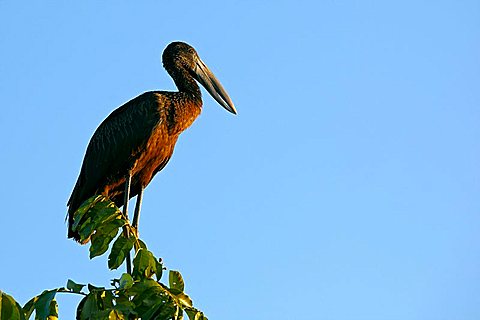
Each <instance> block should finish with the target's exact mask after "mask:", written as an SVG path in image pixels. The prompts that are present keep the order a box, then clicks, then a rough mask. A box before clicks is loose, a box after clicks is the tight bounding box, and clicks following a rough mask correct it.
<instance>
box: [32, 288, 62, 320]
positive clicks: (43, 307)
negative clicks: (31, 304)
mask: <svg viewBox="0 0 480 320" xmlns="http://www.w3.org/2000/svg"><path fill="white" fill-rule="evenodd" d="M56 294H57V290H45V291H43V292H42V294H41V295H39V296H38V300H37V301H35V319H36V320H37V319H38V320H44V319H47V317H48V316H49V315H50V304H51V302H52V300H53V299H54V298H55V295H56Z"/></svg>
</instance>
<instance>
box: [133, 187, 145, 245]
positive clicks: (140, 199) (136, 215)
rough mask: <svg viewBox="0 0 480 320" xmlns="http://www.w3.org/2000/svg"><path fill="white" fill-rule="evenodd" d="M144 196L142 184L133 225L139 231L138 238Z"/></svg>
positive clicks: (135, 230)
mask: <svg viewBox="0 0 480 320" xmlns="http://www.w3.org/2000/svg"><path fill="white" fill-rule="evenodd" d="M142 196H143V187H142V186H140V191H139V192H138V195H137V203H136V204H135V213H134V214H133V222H132V227H133V228H134V232H136V233H137V238H138V220H139V219H140V207H141V206H142Z"/></svg>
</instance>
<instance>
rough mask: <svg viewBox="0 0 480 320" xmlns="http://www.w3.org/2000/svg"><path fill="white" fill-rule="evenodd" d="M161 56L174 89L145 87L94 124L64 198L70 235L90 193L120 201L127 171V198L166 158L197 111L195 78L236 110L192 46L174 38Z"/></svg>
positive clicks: (73, 234)
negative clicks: (174, 90) (158, 89)
mask: <svg viewBox="0 0 480 320" xmlns="http://www.w3.org/2000/svg"><path fill="white" fill-rule="evenodd" d="M162 60H163V65H164V67H165V69H166V70H167V72H168V73H169V74H170V76H171V77H172V78H173V80H174V82H175V84H176V86H177V88H178V92H166V91H151V92H145V93H144V94H142V95H140V96H138V97H136V98H134V99H132V100H130V101H128V102H127V103H125V104H124V105H123V106H121V107H119V108H118V109H116V110H115V111H113V112H112V113H111V114H110V115H109V116H108V117H107V118H106V119H105V120H104V121H103V122H102V123H101V124H100V126H99V127H98V128H97V130H96V131H95V133H94V134H93V137H92V138H91V140H90V143H89V144H88V147H87V151H86V153H85V158H84V159H83V164H82V167H81V170H80V174H79V177H78V180H77V182H76V184H75V187H74V189H73V192H72V195H71V196H70V199H69V200H68V204H67V206H68V237H69V238H74V239H75V240H79V236H78V234H77V233H76V232H74V231H73V230H72V224H73V214H74V212H75V211H76V210H77V209H78V208H79V207H80V205H81V204H82V203H83V202H84V201H85V200H86V199H88V198H90V197H91V196H93V195H95V194H103V195H105V196H107V197H109V198H110V199H111V200H112V201H114V202H115V204H116V205H117V206H119V207H121V206H122V205H124V193H125V182H126V180H127V178H128V177H131V184H130V188H131V189H130V190H131V191H130V195H129V198H132V197H134V196H136V195H139V197H141V194H142V192H143V189H144V188H145V187H146V186H147V185H148V184H149V183H150V181H151V180H152V178H153V177H154V176H155V174H156V173H157V172H159V171H160V170H162V169H163V168H164V167H165V165H166V164H167V162H168V161H169V159H170V158H171V156H172V154H173V149H174V147H175V143H176V142H177V139H178V136H179V135H180V133H181V132H182V131H184V130H185V129H187V128H188V127H189V126H190V125H191V124H192V123H193V121H194V120H195V119H196V118H197V117H198V115H199V114H200V111H201V108H202V99H201V92H200V88H199V86H198V84H197V83H196V81H198V82H199V83H201V84H202V85H203V86H204V87H205V89H207V91H208V92H209V93H210V94H211V95H212V97H213V98H214V99H215V100H216V101H217V102H218V103H219V104H220V105H222V106H223V107H224V108H225V109H227V110H228V111H230V112H232V113H234V114H236V110H235V107H234V105H233V103H232V101H231V99H230V98H229V96H228V94H227V93H226V92H225V90H224V89H223V87H222V86H221V84H220V82H219V81H218V80H217V79H216V78H215V76H214V75H213V74H212V72H211V71H210V70H209V69H208V68H207V66H206V65H205V64H204V63H203V62H202V60H200V58H199V57H198V54H197V53H196V51H195V50H194V49H193V48H192V47H191V46H189V45H188V44H186V43H183V42H173V43H171V44H169V45H168V46H167V47H166V48H165V50H164V52H163V55H162Z"/></svg>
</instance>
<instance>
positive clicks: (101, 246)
mask: <svg viewBox="0 0 480 320" xmlns="http://www.w3.org/2000/svg"><path fill="white" fill-rule="evenodd" d="M124 224H125V222H124V221H123V220H121V219H115V220H112V221H110V222H109V223H108V224H106V225H104V226H100V227H99V228H98V229H96V232H95V233H94V234H93V236H92V238H91V239H92V243H91V246H90V250H89V251H90V259H92V258H94V257H96V256H100V255H102V254H104V253H105V251H107V250H108V246H109V245H110V242H112V240H113V239H114V238H115V237H116V235H117V233H118V228H120V227H121V226H123V225H124Z"/></svg>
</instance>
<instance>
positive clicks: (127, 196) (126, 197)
mask: <svg viewBox="0 0 480 320" xmlns="http://www.w3.org/2000/svg"><path fill="white" fill-rule="evenodd" d="M125 178H126V179H125V194H124V198H123V216H124V218H125V219H127V221H128V200H130V184H131V183H132V174H131V172H130V171H128V174H127V176H126V177H125ZM123 235H124V236H125V237H126V238H128V237H129V234H128V229H127V226H124V227H123ZM125 258H126V262H125V263H126V264H127V273H128V274H132V260H131V259H130V252H128V253H127V255H126V257H125Z"/></svg>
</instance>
